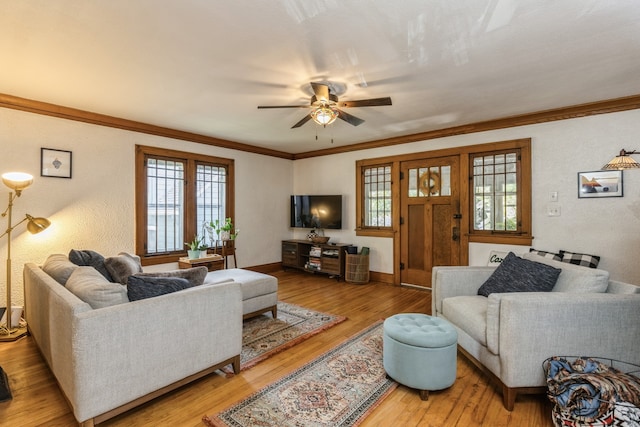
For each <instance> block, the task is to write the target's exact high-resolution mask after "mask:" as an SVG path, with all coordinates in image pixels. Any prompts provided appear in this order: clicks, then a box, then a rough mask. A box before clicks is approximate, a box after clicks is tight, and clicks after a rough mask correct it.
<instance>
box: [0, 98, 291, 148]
mask: <svg viewBox="0 0 640 427" xmlns="http://www.w3.org/2000/svg"><path fill="white" fill-rule="evenodd" d="M0 107H4V108H11V109H13V110H21V111H27V112H30V113H35V114H43V115H46V116H52V117H58V118H61V119H68V120H75V121H78V122H84V123H91V124H94V125H100V126H107V127H112V128H117V129H124V130H129V131H133V132H140V133H146V134H149V135H156V136H162V137H165V138H173V139H179V140H182V141H189V142H197V143H199V144H206V145H212V146H216V147H223V148H230V149H232V150H240V151H246V152H249V153H255V154H262V155H265V156H272V157H279V158H282V159H288V160H293V155H292V154H291V153H285V152H284V151H277V150H271V149H269V148H263V147H258V146H255V145H250V144H243V143H241V142H235V141H229V140H226V139H220V138H214V137H211V136H206V135H201V134H197V133H192V132H185V131H181V130H177V129H172V128H167V127H162V126H156V125H151V124H148V123H142V122H136V121H133V120H127V119H122V118H119V117H113V116H108V115H105V114H99V113H92V112H90V111H84V110H79V109H76V108H70V107H63V106H60V105H56V104H49V103H47V102H41V101H34V100H31V99H26V98H19V97H17V96H12V95H7V94H2V93H0Z"/></svg>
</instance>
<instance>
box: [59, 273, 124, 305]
mask: <svg viewBox="0 0 640 427" xmlns="http://www.w3.org/2000/svg"><path fill="white" fill-rule="evenodd" d="M66 287H67V289H68V290H69V291H70V292H71V293H73V294H74V295H75V296H77V297H78V298H80V299H81V300H82V301H84V302H86V303H87V304H89V305H90V306H91V308H103V307H109V306H112V305H118V304H123V303H126V302H129V299H128V298H127V288H125V287H124V286H122V285H121V284H120V283H112V282H109V281H108V280H107V279H106V278H105V277H104V276H103V275H102V274H100V273H99V272H98V270H96V269H95V268H93V267H87V266H78V267H77V268H76V269H75V270H74V271H73V273H72V274H71V276H69V280H67V286H66Z"/></svg>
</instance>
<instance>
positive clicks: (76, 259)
mask: <svg viewBox="0 0 640 427" xmlns="http://www.w3.org/2000/svg"><path fill="white" fill-rule="evenodd" d="M69 261H71V262H72V263H74V264H76V265H82V266H87V267H93V268H95V269H96V270H98V271H99V272H100V274H102V275H103V276H104V277H105V278H106V279H107V280H108V281H110V282H111V281H112V280H113V278H112V277H111V274H109V271H107V267H105V265H104V257H103V256H102V255H100V254H99V253H98V252H96V251H91V250H77V249H71V251H69Z"/></svg>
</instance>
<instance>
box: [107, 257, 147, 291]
mask: <svg viewBox="0 0 640 427" xmlns="http://www.w3.org/2000/svg"><path fill="white" fill-rule="evenodd" d="M104 265H105V267H107V271H109V274H111V277H112V278H113V280H115V281H116V282H118V283H121V284H123V285H126V284H127V278H128V277H129V276H131V275H132V274H136V273H142V265H140V257H138V256H136V255H131V254H128V253H126V252H120V253H119V254H118V256H114V257H109V258H106V259H105V260H104Z"/></svg>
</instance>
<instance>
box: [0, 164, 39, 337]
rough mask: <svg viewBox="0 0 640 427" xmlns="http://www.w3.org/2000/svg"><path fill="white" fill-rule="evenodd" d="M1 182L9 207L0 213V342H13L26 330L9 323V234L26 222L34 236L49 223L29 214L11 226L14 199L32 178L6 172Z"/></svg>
mask: <svg viewBox="0 0 640 427" xmlns="http://www.w3.org/2000/svg"><path fill="white" fill-rule="evenodd" d="M2 182H3V183H4V185H6V186H7V187H9V188H10V189H11V190H13V191H10V192H9V205H8V206H7V209H5V210H4V212H3V213H2V217H3V218H4V217H6V218H7V229H6V230H5V232H4V233H2V234H0V238H2V237H4V236H7V283H6V285H7V305H6V310H5V315H6V322H5V323H4V324H2V325H0V341H15V340H17V339H18V338H20V337H22V336H24V335H26V333H27V330H26V328H25V327H19V325H15V326H14V325H12V324H11V323H12V322H11V320H12V319H11V317H12V316H11V314H12V310H11V309H12V307H11V232H12V231H13V230H14V229H15V228H16V227H17V226H18V225H20V224H22V223H23V222H25V221H28V222H27V230H29V232H30V233H32V234H36V233H39V232H41V231H42V230H44V229H46V228H47V227H49V225H51V222H50V221H49V220H48V219H46V218H34V217H32V216H31V215H29V214H25V217H24V218H22V220H21V221H20V222H18V223H17V224H15V225H13V223H12V217H11V215H12V211H13V202H14V201H15V199H16V198H18V197H20V195H21V194H22V190H24V189H25V188H27V187H29V186H30V185H31V184H32V183H33V176H31V175H29V174H28V173H22V172H8V173H5V174H3V175H2Z"/></svg>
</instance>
